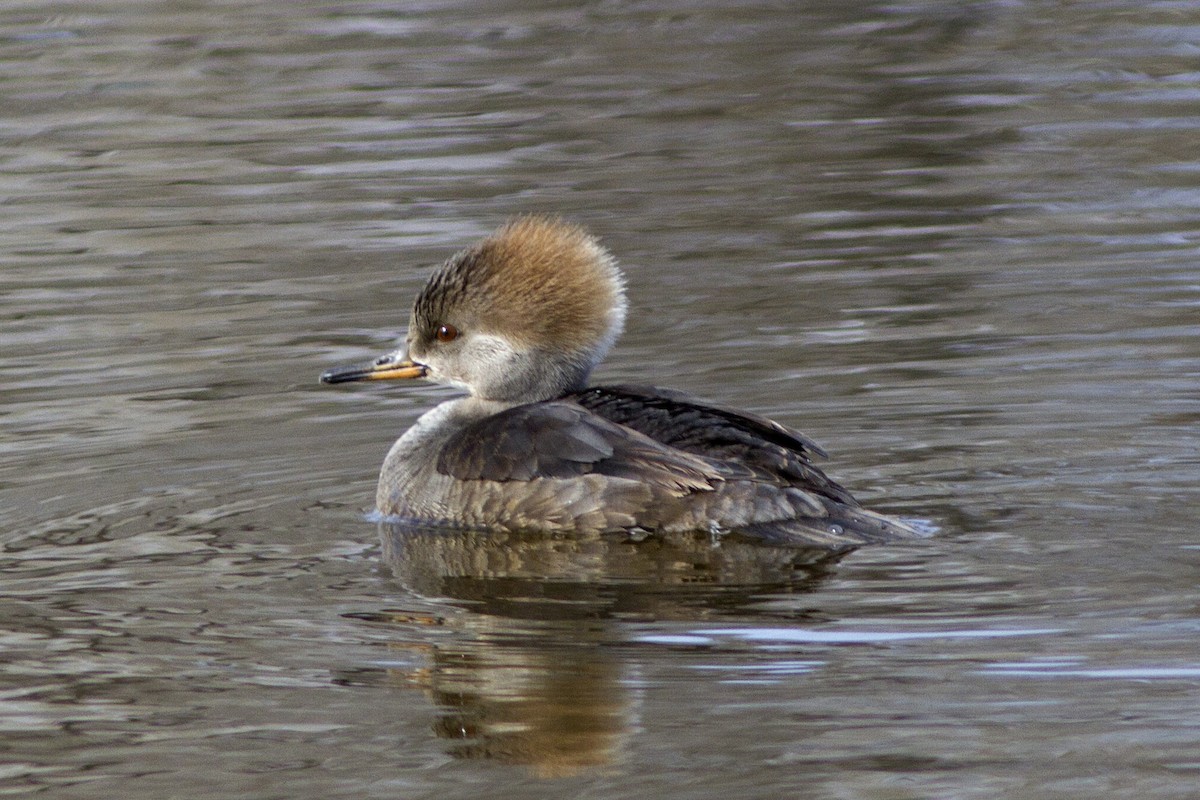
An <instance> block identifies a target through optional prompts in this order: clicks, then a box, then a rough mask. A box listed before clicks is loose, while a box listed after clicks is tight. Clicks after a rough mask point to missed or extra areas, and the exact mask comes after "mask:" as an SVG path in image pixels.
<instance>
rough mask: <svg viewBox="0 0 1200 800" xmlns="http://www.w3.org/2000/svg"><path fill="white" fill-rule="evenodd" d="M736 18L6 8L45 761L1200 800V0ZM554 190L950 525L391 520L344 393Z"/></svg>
mask: <svg viewBox="0 0 1200 800" xmlns="http://www.w3.org/2000/svg"><path fill="white" fill-rule="evenodd" d="M727 5H728V4H704V3H687V4H680V3H636V4H619V3H601V4H591V5H588V6H586V7H581V8H577V7H574V6H572V5H568V4H553V3H543V4H518V3H504V4H492V5H489V7H488V10H487V12H486V13H483V12H480V11H479V10H478V9H477V8H476V7H475V6H474V5H473V4H469V3H463V2H452V1H449V0H448V1H447V2H436V3H424V4H382V3H354V4H322V3H315V2H294V3H286V4H279V3H275V4H267V3H257V2H249V0H246V1H245V2H222V3H205V4H188V3H156V4H142V3H134V2H129V1H128V0H112V1H111V2H86V3H84V2H77V3H58V4H55V9H54V13H53V15H50V14H48V13H47V11H46V9H45V8H44V7H43V5H42V4H35V3H22V2H11V3H8V4H6V6H5V10H4V11H3V12H2V13H0V97H2V98H3V107H4V109H5V114H4V119H3V120H2V121H0V164H2V167H0V169H2V172H0V198H2V203H3V211H4V217H3V218H4V225H3V226H0V253H3V254H4V255H3V268H2V270H0V297H3V300H2V301H0V303H2V305H0V313H2V314H3V320H4V321H3V326H2V327H0V348H2V351H3V353H4V358H3V360H2V361H0V373H2V381H0V398H2V405H0V425H2V426H3V431H4V435H3V437H2V439H0V453H2V454H3V456H4V457H3V459H2V460H0V543H2V546H3V548H4V550H3V556H2V559H3V560H2V561H0V565H2V566H0V594H2V595H3V597H4V598H5V600H4V603H3V604H2V605H0V647H2V648H3V653H4V657H3V659H2V662H3V663H2V666H0V674H2V675H3V681H2V682H0V692H2V695H0V696H2V697H3V702H2V703H0V727H2V729H3V731H4V736H3V745H2V747H0V753H2V757H0V791H3V792H4V793H5V794H7V795H14V796H21V795H25V794H36V793H39V792H40V793H43V794H47V795H50V796H54V797H64V798H70V797H96V796H108V795H114V794H120V795H121V796H123V797H130V798H161V797H200V796H220V797H253V798H263V797H283V796H288V797H293V798H295V797H313V798H317V797H320V798H327V797H341V796H353V797H477V796H481V795H489V794H495V795H503V796H506V797H520V798H536V797H563V796H588V797H596V798H619V797H630V796H634V795H636V796H655V797H664V798H673V797H680V798H682V797H687V798H698V797H701V798H703V797H721V798H727V797H763V798H768V797H772V798H773V797H780V796H806V797H809V796H811V797H820V798H826V797H828V798H842V797H863V798H885V797H886V798H908V797H912V798H918V797H955V798H972V797H979V798H992V797H999V796H1003V797H1030V798H1033V797H1036V798H1093V797H1118V796H1127V797H1133V796H1136V797H1146V798H1175V797H1188V796H1192V795H1194V794H1195V786H1196V784H1197V781H1198V780H1200V758H1198V757H1197V755H1196V754H1197V752H1200V748H1198V747H1197V745H1198V743H1200V734H1198V733H1197V731H1198V730H1200V653H1198V650H1197V646H1196V642H1197V633H1198V632H1200V617H1198V616H1197V611H1196V609H1197V607H1198V600H1200V592H1198V590H1197V588H1196V574H1197V565H1198V564H1200V536H1198V535H1197V523H1196V517H1197V514H1196V511H1197V507H1198V502H1197V494H1198V490H1197V486H1198V485H1200V458H1198V457H1197V452H1198V448H1197V435H1196V431H1197V422H1198V421H1200V399H1198V397H1200V394H1198V391H1197V390H1198V388H1200V346H1198V344H1197V343H1198V342H1200V335H1198V334H1200V323H1198V319H1200V316H1198V313H1200V270H1198V269H1197V266H1196V264H1197V255H1198V242H1197V234H1196V231H1197V230H1200V225H1198V222H1200V191H1198V190H1200V169H1198V168H1197V166H1196V161H1195V142H1196V141H1197V136H1198V135H1200V124H1198V123H1197V120H1198V119H1200V113H1198V112H1200V72H1197V68H1196V64H1197V63H1198V62H1197V53H1198V50H1197V35H1196V34H1197V31H1200V11H1197V10H1196V9H1195V8H1193V5H1192V4H1190V3H1179V2H1138V3H1130V2H1115V1H1114V2H1107V3H1090V4H1069V5H1065V6H1061V7H1060V6H1058V5H1051V4H1037V3H1020V2H994V3H985V2H979V3H961V4H954V5H952V4H948V3H941V2H931V3H921V2H917V3H908V4H885V3H807V4H771V3H762V4H736V6H735V7H727ZM529 211H556V212H559V213H562V214H563V215H565V216H567V217H569V218H571V219H575V220H578V221H581V222H583V223H585V224H587V225H589V226H590V227H591V228H592V229H593V230H595V231H596V232H597V233H598V234H599V235H600V236H601V237H602V238H603V240H604V241H605V243H606V244H607V245H608V246H609V247H610V248H611V249H612V250H613V251H614V253H615V254H616V255H617V256H618V257H619V258H620V259H621V261H622V262H623V263H624V265H625V266H626V269H627V272H628V276H629V284H630V296H631V300H632V306H633V312H632V314H631V317H630V320H629V325H628V330H627V334H626V337H625V339H624V340H623V342H622V343H621V344H620V345H618V348H617V350H616V351H615V352H614V354H613V356H612V357H611V358H610V360H609V361H608V363H607V364H606V366H605V367H604V368H603V369H602V371H601V373H600V374H599V375H598V376H597V377H598V379H600V380H621V381H632V382H639V381H640V382H654V383H658V384H660V385H664V386H671V387H675V388H680V389H685V390H690V391H693V392H696V393H699V394H701V395H703V396H705V397H708V398H710V399H712V400H715V401H718V402H721V403H727V404H730V405H736V406H740V407H745V408H750V409H752V410H755V411H758V412H761V413H766V414H769V415H771V416H774V417H777V418H778V419H780V420H781V421H783V422H785V423H788V424H791V425H794V426H796V427H798V428H800V429H802V430H804V431H805V432H807V433H809V434H810V435H812V436H814V437H815V438H816V439H817V440H818V441H820V442H821V443H822V444H824V445H825V446H826V447H827V448H828V449H829V450H830V451H831V452H832V454H833V459H832V460H831V461H830V462H829V464H828V469H829V471H830V472H831V473H832V474H833V475H834V476H836V477H837V478H839V479H840V480H842V481H843V482H844V483H846V484H847V485H849V486H850V487H852V488H853V489H854V490H855V492H856V493H857V494H858V495H859V496H860V497H862V498H863V499H864V500H866V501H868V502H869V503H870V504H871V505H872V506H874V507H877V508H879V509H881V510H885V511H888V512H891V513H896V514H900V515H903V516H906V517H910V518H916V519H921V520H928V521H929V522H930V524H932V525H935V526H936V527H937V529H938V532H937V534H936V535H935V536H934V537H932V538H931V539H929V540H926V541H921V542H915V543H911V544H905V545H902V546H895V547H882V548H873V549H864V550H860V551H858V552H857V553H854V554H852V555H850V556H848V557H846V558H844V559H842V560H840V561H830V560H821V559H818V558H813V557H811V554H803V553H796V552H791V551H787V550H780V549H776V548H767V547H755V546H753V545H750V544H747V543H745V542H736V541H728V542H725V543H722V544H721V545H720V546H717V547H714V546H713V545H712V543H711V542H709V541H708V540H707V539H706V538H705V537H699V538H690V537H682V538H679V539H675V540H669V541H668V540H650V541H647V542H642V543H640V544H637V543H629V542H620V541H610V540H606V539H603V538H598V539H590V540H589V539H584V540H573V539H565V540H564V539H542V538H537V537H516V536H510V537H504V536H487V535H475V536H459V535H445V534H437V533H434V532H428V531H426V532H420V531H418V532H409V533H406V534H399V533H397V532H395V531H392V530H388V529H386V528H385V529H383V530H381V531H380V530H377V529H376V526H375V525H373V524H372V523H370V522H368V521H366V520H365V517H364V512H365V511H366V510H367V509H368V507H369V506H370V504H371V502H372V497H373V491H374V480H375V476H376V472H377V469H378V466H379V464H380V462H381V461H382V457H383V454H384V452H385V451H386V449H387V447H388V445H389V444H390V442H391V440H392V439H393V438H394V437H395V436H396V435H397V434H398V433H399V432H400V431H401V430H402V429H403V428H404V427H405V426H406V425H407V424H408V423H409V422H410V421H411V420H412V419H413V418H414V417H415V416H416V415H417V414H418V413H420V411H421V410H422V409H424V408H427V407H428V406H429V405H430V404H432V403H434V402H436V401H437V400H439V399H441V398H443V397H444V396H446V392H445V391H444V390H441V389H436V388H432V387H411V388H407V389H402V388H400V387H395V386H380V387H376V386H355V387H349V388H346V389H343V388H342V387H336V388H335V387H322V386H319V385H318V384H317V382H316V377H317V375H318V374H319V373H320V372H322V371H323V370H325V369H328V368H330V367H333V366H337V365H341V364H344V363H353V362H355V361H361V360H365V359H368V358H370V357H372V356H374V355H377V354H378V353H381V352H384V351H385V350H387V349H388V348H390V347H391V346H392V344H393V342H394V339H395V337H396V336H397V335H398V334H399V333H400V331H401V329H402V326H403V324H404V319H405V317H406V314H407V310H406V309H407V305H408V303H409V302H410V300H411V297H412V295H413V293H414V292H415V290H416V289H417V288H418V287H419V286H420V284H421V282H422V280H423V277H424V275H425V274H426V273H427V271H428V268H429V267H430V265H432V264H435V263H437V262H438V261H440V260H441V259H442V258H444V257H445V256H446V255H447V254H449V253H450V252H453V251H454V250H455V249H457V248H459V247H461V246H463V245H465V244H467V243H469V242H470V241H471V240H472V239H473V238H474V237H476V236H478V235H481V234H483V233H486V232H487V231H488V230H490V229H491V228H492V227H494V226H495V225H496V224H498V223H499V222H501V221H502V220H504V219H505V218H506V217H508V216H510V215H512V214H515V213H521V212H529Z"/></svg>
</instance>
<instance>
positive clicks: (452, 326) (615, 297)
mask: <svg viewBox="0 0 1200 800" xmlns="http://www.w3.org/2000/svg"><path fill="white" fill-rule="evenodd" d="M625 308H626V304H625V289H624V283H623V280H622V276H621V271H620V270H619V269H618V268H617V264H616V261H615V260H614V259H613V257H612V256H611V255H609V253H608V251H607V250H605V249H604V248H603V247H601V246H600V244H599V243H598V242H597V241H596V239H595V238H593V237H592V236H591V235H589V234H588V233H587V232H586V231H585V230H584V229H583V228H580V227H578V226H576V225H571V224H568V223H565V222H562V221H560V220H556V219H549V218H545V217H522V218H520V219H517V220H515V221H513V222H510V223H509V224H507V225H505V226H504V227H502V228H500V229H499V230H498V231H496V232H495V233H494V234H492V235H491V236H489V237H488V238H486V239H484V240H483V241H482V242H480V243H479V244H477V245H475V246H474V247H471V248H468V249H466V250H463V251H462V252H460V253H457V254H455V255H454V256H451V257H450V259H449V260H447V261H446V263H444V264H442V266H441V267H439V268H438V269H437V270H436V271H435V272H434V273H433V275H431V276H430V278H429V282H428V283H426V284H425V288H424V289H422V290H421V293H420V294H419V295H417V300H416V302H415V303H414V304H413V310H412V316H411V318H410V319H409V323H408V336H407V337H406V339H405V346H404V347H403V348H401V349H400V350H398V351H396V352H395V353H390V354H388V355H385V356H382V357H380V358H379V359H377V360H376V361H375V363H374V364H372V365H371V366H369V367H366V368H349V369H339V370H331V371H330V372H326V373H325V374H324V375H322V376H321V380H322V381H323V382H325V383H342V382H345V381H357V380H386V379H391V378H428V379H430V380H433V381H436V382H438V383H448V384H452V385H455V386H461V387H463V388H466V389H467V390H469V391H470V392H471V394H472V395H474V396H476V397H479V398H482V399H485V400H498V401H504V402H534V401H537V400H549V399H552V398H555V397H559V396H561V395H563V394H565V393H567V392H570V391H573V390H575V389H580V388H582V387H583V386H584V385H585V384H586V382H587V378H588V375H589V374H590V373H591V371H592V369H593V368H594V367H595V366H596V364H598V363H600V360H601V359H603V358H604V356H605V354H607V353H608V351H609V349H610V348H611V347H612V345H613V342H615V341H616V339H617V337H618V336H619V335H620V334H621V329H622V328H623V327H624V324H625Z"/></svg>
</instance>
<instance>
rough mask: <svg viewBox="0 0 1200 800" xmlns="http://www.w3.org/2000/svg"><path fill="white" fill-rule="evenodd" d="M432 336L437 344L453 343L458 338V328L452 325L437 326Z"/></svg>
mask: <svg viewBox="0 0 1200 800" xmlns="http://www.w3.org/2000/svg"><path fill="white" fill-rule="evenodd" d="M434 335H435V336H437V340H438V341H439V342H453V341H454V340H455V339H457V338H458V328H456V327H454V326H453V325H439V326H438V329H437V333H436V334H434Z"/></svg>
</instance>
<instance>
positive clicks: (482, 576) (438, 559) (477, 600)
mask: <svg viewBox="0 0 1200 800" xmlns="http://www.w3.org/2000/svg"><path fill="white" fill-rule="evenodd" d="M380 536H381V539H382V542H383V553H382V558H383V562H384V563H385V564H387V565H388V566H389V567H391V569H392V570H393V571H394V573H395V575H396V577H397V578H398V579H399V581H400V583H401V584H402V585H403V586H404V588H405V589H408V590H410V591H411V592H415V593H417V594H421V595H425V596H426V597H429V598H430V599H431V600H433V603H432V604H424V603H423V602H422V601H415V603H414V605H412V606H410V607H408V608H396V607H391V608H387V609H382V610H377V611H370V612H365V613H358V614H354V615H352V616H354V617H355V618H357V619H360V620H363V621H364V622H368V623H371V624H374V625H378V626H386V627H385V630H386V629H387V628H391V629H392V630H393V631H394V638H393V639H392V643H391V647H392V648H394V649H395V650H396V651H397V652H399V651H408V653H409V657H407V658H389V659H388V665H387V666H385V667H383V668H379V667H374V666H372V667H369V668H366V669H359V670H352V671H347V672H345V673H343V674H342V675H341V676H339V680H340V681H343V682H347V683H365V682H372V681H375V682H383V683H386V684H388V685H405V686H418V687H420V688H421V689H422V690H424V691H425V692H427V694H428V696H429V698H430V700H431V701H432V702H434V703H435V704H436V706H437V710H438V721H437V723H436V725H435V728H434V729H435V731H436V733H437V735H438V737H439V738H442V739H445V740H447V749H448V751H449V752H450V753H452V754H454V755H455V756H458V757H461V758H472V759H487V760H492V761H500V762H503V763H508V764H520V765H525V766H527V767H528V768H529V769H530V770H531V771H532V772H533V773H534V774H537V775H539V776H543V777H551V776H559V777H561V776H568V775H576V774H581V773H586V772H589V771H592V770H594V769H596V768H602V767H603V766H604V765H608V764H612V763H614V762H616V761H619V760H620V759H621V758H623V757H624V754H625V753H627V751H628V747H629V741H630V739H631V737H632V735H633V733H634V732H635V731H637V730H638V729H639V727H640V723H641V720H640V719H639V715H640V713H641V711H640V708H639V703H638V700H637V698H638V693H637V692H635V691H631V689H630V686H631V685H633V684H636V683H637V676H636V675H634V674H631V673H630V670H629V669H628V665H627V663H626V662H627V661H628V660H629V653H630V650H629V648H630V647H631V646H633V642H637V641H638V637H639V636H640V635H641V634H642V633H645V632H650V631H661V630H664V629H661V628H657V627H655V623H656V622H658V621H662V620H679V621H686V622H687V623H689V624H690V623H694V622H698V621H702V620H711V619H714V618H721V619H722V621H723V622H726V623H729V622H732V621H734V620H743V619H747V618H750V619H754V620H761V619H762V618H763V617H764V616H773V615H780V616H782V617H784V618H786V619H787V620H789V621H794V620H795V619H796V618H797V616H808V615H810V614H814V613H815V614H816V615H817V616H818V617H819V618H824V614H822V613H821V612H820V611H813V610H811V609H810V601H808V600H807V599H800V597H801V596H802V595H804V594H806V593H808V592H810V591H813V590H814V589H816V588H817V587H819V586H820V585H821V584H822V583H823V582H824V580H825V579H826V578H827V577H828V576H829V575H831V574H832V573H833V570H834V568H835V565H836V564H837V562H838V561H839V559H841V558H842V553H839V552H830V551H829V550H827V549H813V548H797V547H793V546H771V545H767V544H764V543H762V542H759V541H748V540H746V539H745V538H743V537H742V536H740V535H739V534H737V533H736V532H735V533H732V534H730V535H729V536H725V537H722V538H721V539H720V540H719V541H713V539H712V537H710V536H709V535H708V534H706V533H679V534H671V533H663V534H660V535H657V536H653V537H649V538H647V539H645V540H644V541H635V540H634V539H633V538H631V537H629V536H627V535H624V534H571V535H545V534H540V533H536V532H523V531H502V530H498V531H464V530H454V529H449V528H446V527H440V528H439V527H421V526H414V525H407V524H401V523H385V524H382V525H381V526H380ZM402 602H404V601H402ZM431 608H432V609H433V610H432V612H431ZM418 609H419V610H418ZM665 630H671V629H670V628H667V629H665ZM679 646H684V647H693V646H695V645H694V644H688V643H680V645H679ZM642 657H644V656H639V657H636V658H634V659H633V660H634V661H639V660H641V658H642ZM406 662H408V663H407V665H406Z"/></svg>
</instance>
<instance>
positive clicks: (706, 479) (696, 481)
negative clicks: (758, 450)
mask: <svg viewBox="0 0 1200 800" xmlns="http://www.w3.org/2000/svg"><path fill="white" fill-rule="evenodd" d="M438 472H440V473H442V474H443V475H449V476H451V477H453V478H457V479H459V480H464V481H471V480H487V481H501V482H503V481H528V480H533V479H534V478H576V477H580V476H582V475H591V474H597V475H605V476H608V477H613V478H628V479H632V480H637V481H639V482H643V483H648V484H650V485H651V486H654V487H656V488H660V489H666V490H669V491H671V492H672V493H673V494H679V495H682V494H686V493H688V492H693V491H710V490H711V489H712V488H713V486H714V485H715V484H716V483H719V482H720V481H721V480H722V475H721V473H720V470H719V469H718V468H717V467H715V466H713V465H712V464H711V463H709V462H708V461H706V460H705V459H703V458H699V457H697V456H696V455H693V454H690V453H687V452H684V451H682V450H678V449H675V448H673V447H670V446H667V445H664V444H663V443H660V442H657V441H655V440H654V439H652V438H650V437H648V436H646V435H644V434H642V433H639V432H637V431H636V430H633V429H631V428H628V427H624V426H622V425H620V424H618V423H616V422H613V421H611V420H608V419H605V418H604V417H602V416H599V415H597V414H594V413H592V412H590V411H588V410H587V409H586V408H583V407H581V406H579V405H577V404H576V403H574V402H572V401H571V400H569V399H563V400H558V401H554V402H548V403H530V404H528V405H522V406H515V407H513V408H510V409H507V410H505V411H502V412H500V413H499V414H495V415H493V416H490V417H485V418H484V419H481V420H478V421H476V422H474V423H472V424H470V425H468V426H467V427H465V428H463V429H462V430H461V431H459V432H458V433H456V434H455V435H454V436H452V437H451V438H450V440H449V441H448V442H446V444H445V445H444V446H443V447H442V451H441V453H440V455H439V456H438Z"/></svg>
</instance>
